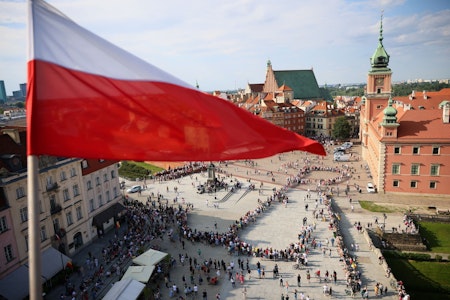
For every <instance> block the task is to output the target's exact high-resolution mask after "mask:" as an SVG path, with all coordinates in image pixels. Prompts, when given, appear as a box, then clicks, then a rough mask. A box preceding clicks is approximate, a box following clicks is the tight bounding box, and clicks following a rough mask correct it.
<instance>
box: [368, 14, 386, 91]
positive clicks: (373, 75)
mask: <svg viewBox="0 0 450 300" xmlns="http://www.w3.org/2000/svg"><path fill="white" fill-rule="evenodd" d="M370 64H371V68H370V71H369V73H368V78H367V89H366V97H367V98H385V99H387V98H389V96H390V95H391V91H392V88H391V87H392V86H391V78H392V71H391V69H390V68H389V67H388V65H389V54H387V52H386V50H385V49H384V46H383V15H381V22H380V36H379V38H378V47H377V49H376V50H375V53H374V54H373V55H372V57H371V58H370Z"/></svg>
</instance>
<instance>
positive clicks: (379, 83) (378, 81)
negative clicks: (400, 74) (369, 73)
mask: <svg viewBox="0 0 450 300" xmlns="http://www.w3.org/2000/svg"><path fill="white" fill-rule="evenodd" d="M376 83H377V85H383V83H384V79H383V78H377V80H376Z"/></svg>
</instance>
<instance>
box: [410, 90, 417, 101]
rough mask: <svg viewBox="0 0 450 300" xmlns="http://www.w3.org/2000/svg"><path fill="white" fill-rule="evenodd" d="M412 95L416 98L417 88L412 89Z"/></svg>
mask: <svg viewBox="0 0 450 300" xmlns="http://www.w3.org/2000/svg"><path fill="white" fill-rule="evenodd" d="M411 97H412V98H413V99H414V97H416V91H415V90H412V92H411Z"/></svg>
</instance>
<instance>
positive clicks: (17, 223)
mask: <svg viewBox="0 0 450 300" xmlns="http://www.w3.org/2000/svg"><path fill="white" fill-rule="evenodd" d="M1 133H2V134H1V135H0V157H1V160H0V203H3V205H2V208H3V209H2V213H1V214H0V225H1V227H0V229H1V232H0V234H1V235H2V236H1V237H2V238H1V239H0V246H1V247H2V249H4V250H5V249H8V251H6V250H5V251H4V252H5V253H4V257H2V258H1V259H0V278H4V277H5V276H6V275H7V274H9V273H11V272H13V271H15V270H16V269H17V271H19V269H21V268H22V265H24V264H25V263H26V262H27V261H28V250H29V249H28V235H29V233H28V218H29V216H28V201H29V199H28V194H27V160H26V142H25V141H26V139H25V138H26V128H20V127H16V128H2V129H1ZM37 188H38V197H39V198H38V201H39V221H40V222H39V233H40V241H41V245H40V248H41V252H42V253H43V272H46V266H47V265H50V264H51V263H53V264H54V262H52V261H51V260H54V257H53V256H54V255H55V253H58V251H59V252H60V254H56V255H60V257H61V260H60V265H58V266H57V268H56V269H55V270H61V269H62V268H63V267H64V264H65V262H67V261H68V260H69V258H68V257H67V256H71V255H73V254H75V253H76V252H77V251H78V250H79V249H80V248H81V247H83V246H84V245H86V244H88V243H89V242H90V241H91V240H92V239H94V238H96V237H97V234H98V233H102V232H104V230H106V229H108V228H110V227H112V226H113V224H114V223H115V220H114V219H115V218H117V216H118V215H119V214H120V213H121V212H122V210H123V206H122V205H120V204H119V203H118V201H119V200H121V199H122V195H121V192H120V183H119V177H118V163H117V162H116V161H105V160H94V159H89V160H83V159H79V158H57V157H53V156H40V157H39V175H38V187H37ZM56 249H57V250H58V251H57V250H56ZM47 254H48V255H47ZM52 257H53V258H52ZM45 259H49V260H50V261H48V262H47V261H44V260H45ZM59 267H60V268H59ZM48 274H50V275H54V274H52V272H49V273H48ZM48 274H47V275H48ZM43 276H44V274H43ZM46 277H48V276H46Z"/></svg>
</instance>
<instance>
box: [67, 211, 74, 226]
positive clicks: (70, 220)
mask: <svg viewBox="0 0 450 300" xmlns="http://www.w3.org/2000/svg"><path fill="white" fill-rule="evenodd" d="M66 219H67V226H70V225H72V224H73V219H72V212H71V211H69V212H68V213H66Z"/></svg>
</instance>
